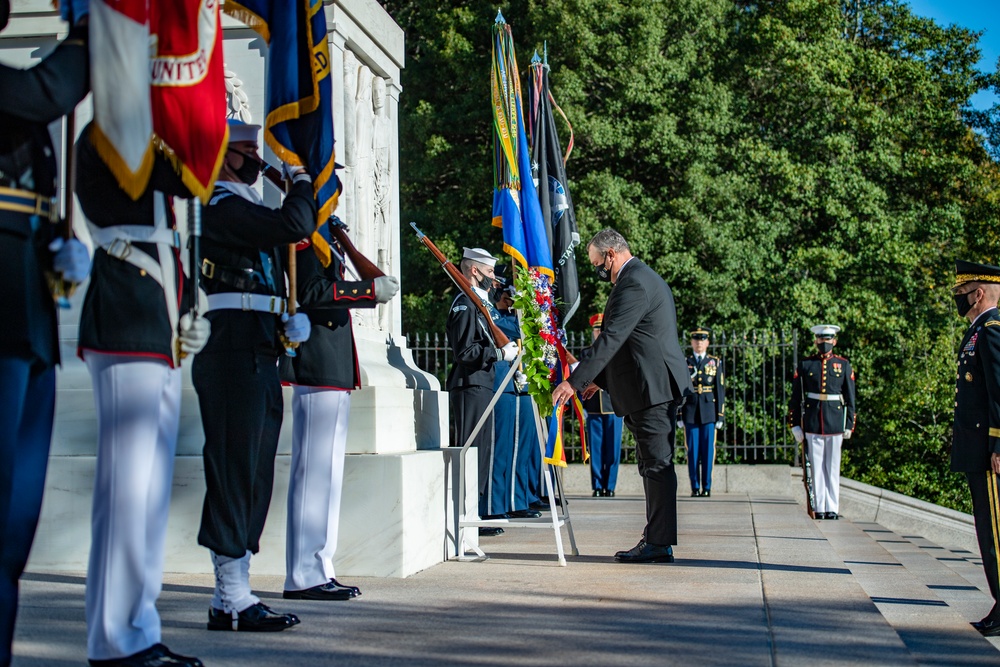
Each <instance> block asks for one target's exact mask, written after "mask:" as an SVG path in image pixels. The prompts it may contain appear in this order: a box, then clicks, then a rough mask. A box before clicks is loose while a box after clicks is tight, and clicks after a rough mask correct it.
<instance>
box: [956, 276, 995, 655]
mask: <svg viewBox="0 0 1000 667" xmlns="http://www.w3.org/2000/svg"><path fill="white" fill-rule="evenodd" d="M953 294H954V297H955V304H956V306H957V307H958V314H959V315H960V316H962V317H964V318H966V319H968V320H969V322H971V323H972V324H971V326H970V327H969V329H968V331H966V332H965V337H964V338H962V345H961V346H960V347H959V353H958V377H957V378H956V384H957V386H956V389H955V392H956V393H955V429H954V431H953V433H954V435H953V436H952V438H953V439H952V444H951V469H952V470H953V471H955V472H964V473H965V475H966V478H967V479H968V482H969V492H970V493H971V494H972V513H973V516H974V517H975V521H976V537H977V538H978V539H979V553H980V555H981V556H982V558H983V570H985V571H986V582H987V583H988V584H989V587H990V594H991V595H992V596H993V608H992V609H991V610H990V613H989V614H987V615H986V617H985V618H983V620H981V621H976V622H974V623H973V624H972V625H973V627H975V628H976V629H977V630H979V631H980V632H981V633H983V634H984V635H985V636H987V637H997V636H1000V604H997V599H998V593H1000V590H998V589H1000V581H998V564H997V549H998V547H1000V545H998V544H997V534H998V530H1000V495H998V485H997V475H998V474H1000V312H998V311H997V301H998V300H1000V267H997V266H990V265H988V264H973V263H972V262H963V261H958V262H957V263H956V265H955V287H954V289H953Z"/></svg>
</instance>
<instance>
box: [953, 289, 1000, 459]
mask: <svg viewBox="0 0 1000 667" xmlns="http://www.w3.org/2000/svg"><path fill="white" fill-rule="evenodd" d="M956 383H957V387H956V393H955V431H954V436H953V439H952V443H951V469H952V470H954V471H957V472H984V471H986V470H989V469H990V454H994V453H998V454H1000V312H998V311H997V309H996V308H992V309H990V310H988V311H986V312H985V313H984V314H983V315H980V316H979V319H977V320H976V321H975V323H973V325H972V326H970V327H969V330H968V331H966V332H965V337H964V338H963V339H962V346H961V347H960V348H959V353H958V378H957V379H956Z"/></svg>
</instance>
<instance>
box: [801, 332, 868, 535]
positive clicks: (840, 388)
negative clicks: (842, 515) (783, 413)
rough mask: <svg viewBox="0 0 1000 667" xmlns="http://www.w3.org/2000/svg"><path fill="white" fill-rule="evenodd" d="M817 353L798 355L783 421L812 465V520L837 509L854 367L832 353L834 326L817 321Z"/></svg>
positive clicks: (850, 416) (852, 415) (850, 426)
mask: <svg viewBox="0 0 1000 667" xmlns="http://www.w3.org/2000/svg"><path fill="white" fill-rule="evenodd" d="M810 331H812V332H813V335H814V336H815V339H814V341H815V343H816V348H817V350H818V354H814V355H812V356H810V357H806V358H805V359H803V360H802V361H801V362H800V363H799V365H798V368H796V369H795V377H794V379H793V380H792V400H791V403H790V405H789V406H788V425H789V427H791V429H792V435H793V436H795V440H796V442H799V443H801V442H803V440H804V441H805V454H806V456H807V457H809V463H810V465H811V466H812V476H813V491H814V493H815V499H816V502H815V506H814V507H813V510H814V512H815V515H816V518H817V519H837V518H839V515H838V513H837V512H838V511H839V509H840V447H841V445H842V444H843V441H844V440H849V439H850V438H851V434H852V433H853V432H854V426H855V420H856V417H855V412H854V370H853V369H852V368H851V362H849V361H848V360H847V359H846V358H844V357H841V356H838V355H835V354H834V353H833V347H834V346H835V345H836V344H837V332H838V331H840V327H838V326H836V325H833V324H817V325H816V326H814V327H812V328H811V329H810Z"/></svg>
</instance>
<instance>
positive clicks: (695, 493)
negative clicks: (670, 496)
mask: <svg viewBox="0 0 1000 667" xmlns="http://www.w3.org/2000/svg"><path fill="white" fill-rule="evenodd" d="M700 495H701V491H699V490H698V489H691V497H692V498H697V497H698V496H700Z"/></svg>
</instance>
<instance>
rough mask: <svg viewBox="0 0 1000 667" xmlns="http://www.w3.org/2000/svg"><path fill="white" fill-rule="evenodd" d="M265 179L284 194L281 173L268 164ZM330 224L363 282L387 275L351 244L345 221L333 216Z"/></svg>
mask: <svg viewBox="0 0 1000 667" xmlns="http://www.w3.org/2000/svg"><path fill="white" fill-rule="evenodd" d="M264 178H266V179H267V180H269V181H270V182H271V183H272V184H274V185H275V186H276V187H277V188H279V189H281V191H282V192H284V191H285V190H284V181H283V179H282V178H281V172H280V171H278V170H277V169H276V168H274V167H272V166H271V165H269V164H267V163H265V164H264ZM328 224H329V225H330V233H331V234H332V235H333V238H334V239H336V240H337V243H339V244H340V247H341V248H343V249H344V254H345V255H347V257H348V258H350V260H351V264H353V265H354V268H355V269H357V271H358V277H359V278H360V279H361V280H375V279H376V278H381V277H383V276H385V273H383V272H382V270H381V269H380V268H378V267H377V266H376V265H375V264H374V263H373V262H372V261H371V260H370V259H368V258H367V257H365V256H364V255H362V254H361V251H359V250H358V249H357V248H356V247H355V246H354V243H352V242H351V239H350V237H349V236H348V235H347V232H348V227H347V225H346V224H345V223H344V221H343V220H341V219H340V218H338V217H337V216H335V215H331V216H330V219H329V221H328Z"/></svg>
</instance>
